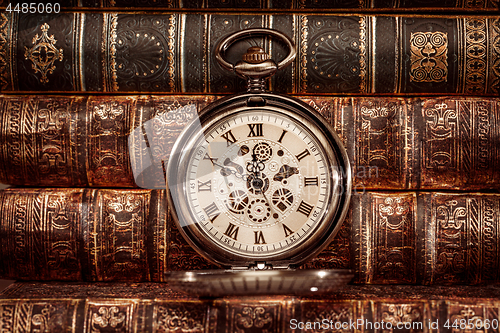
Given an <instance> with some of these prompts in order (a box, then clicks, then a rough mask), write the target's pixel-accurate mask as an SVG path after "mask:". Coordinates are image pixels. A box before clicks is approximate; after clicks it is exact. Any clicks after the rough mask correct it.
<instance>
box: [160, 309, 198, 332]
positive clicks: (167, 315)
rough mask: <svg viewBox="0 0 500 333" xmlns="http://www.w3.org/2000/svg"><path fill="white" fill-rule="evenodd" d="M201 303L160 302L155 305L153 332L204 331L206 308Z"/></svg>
mask: <svg viewBox="0 0 500 333" xmlns="http://www.w3.org/2000/svg"><path fill="white" fill-rule="evenodd" d="M201 305H202V304H196V303H188V302H186V303H185V304H177V303H174V302H170V303H168V302H160V304H158V305H156V306H155V313H156V316H155V318H156V322H154V325H155V332H186V333H187V332H193V333H194V332H204V328H205V322H206V309H205V308H204V307H203V306H201Z"/></svg>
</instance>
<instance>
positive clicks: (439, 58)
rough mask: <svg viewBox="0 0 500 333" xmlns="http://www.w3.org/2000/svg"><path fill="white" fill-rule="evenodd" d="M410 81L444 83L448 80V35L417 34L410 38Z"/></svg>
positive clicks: (434, 33) (439, 33)
mask: <svg viewBox="0 0 500 333" xmlns="http://www.w3.org/2000/svg"><path fill="white" fill-rule="evenodd" d="M410 47H411V68H410V81H413V82H443V81H445V82H446V81H447V79H448V54H447V53H448V34H447V33H444V32H439V31H436V32H416V33H412V34H411V36H410Z"/></svg>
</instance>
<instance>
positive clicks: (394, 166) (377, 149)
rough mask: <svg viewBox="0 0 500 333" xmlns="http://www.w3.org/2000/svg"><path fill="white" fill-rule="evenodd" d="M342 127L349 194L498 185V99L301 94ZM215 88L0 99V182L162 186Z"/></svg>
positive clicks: (486, 187)
mask: <svg viewBox="0 0 500 333" xmlns="http://www.w3.org/2000/svg"><path fill="white" fill-rule="evenodd" d="M301 99H302V100H303V101H304V102H306V103H308V104H309V105H311V106H312V107H313V108H315V109H316V110H317V111H319V112H320V114H321V115H322V116H323V117H324V118H325V120H326V121H328V122H329V123H330V124H331V125H332V126H333V127H334V129H335V130H336V132H337V133H338V134H339V136H340V138H341V139H342V141H343V143H344V146H345V147H346V150H347V153H348V156H349V159H350V161H351V166H352V174H353V176H354V178H353V182H354V183H353V185H354V191H356V192H357V191H364V190H378V189H393V190H402V189H426V190H439V189H446V190H449V189H453V190H468V191H470V190H485V189H488V190H490V189H498V188H499V187H500V142H499V137H500V99H498V98H470V97H469V98H464V97H451V96H448V97H440V98H396V97H343V98H335V97H301ZM215 100H216V97H215V96H213V95H191V96H184V95H175V96H114V97H109V96H87V97H83V96H33V95H29V96H22V95H19V96H5V95H3V96H1V97H0V123H1V124H2V127H1V128H0V183H4V184H12V185H20V186H26V185H28V186H65V187H77V186H93V187H131V188H133V187H136V188H137V187H140V188H150V189H152V188H156V189H161V188H164V186H165V174H164V167H165V166H166V164H167V163H168V159H169V156H170V153H171V150H172V147H173V145H174V143H175V141H176V139H177V137H178V136H179V134H180V133H181V131H182V130H183V129H184V128H185V126H186V125H187V124H188V123H189V122H190V121H192V120H193V119H194V118H195V117H196V116H197V113H198V112H199V111H200V110H201V109H202V108H203V107H204V106H206V105H207V104H209V103H211V102H213V101H215Z"/></svg>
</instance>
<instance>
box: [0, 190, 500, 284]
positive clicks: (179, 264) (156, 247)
mask: <svg viewBox="0 0 500 333" xmlns="http://www.w3.org/2000/svg"><path fill="white" fill-rule="evenodd" d="M170 209H171V207H168V203H167V199H166V191H165V190H144V189H77V188H74V189H54V188H52V189H50V188H49V189H47V188H42V189H36V188H31V189H29V188H11V189H5V190H2V191H0V231H1V233H0V237H1V239H2V247H1V248H0V258H1V260H0V277H2V278H5V279H24V280H64V281H81V280H85V281H103V282H110V281H131V282H138V281H156V282H162V281H164V275H165V273H166V272H168V271H172V270H196V269H210V268H216V266H215V265H212V264H210V263H209V262H208V261H207V260H205V259H203V258H202V257H201V256H199V255H198V254H197V253H196V252H195V251H194V250H193V249H192V248H191V247H190V246H189V245H188V244H187V242H186V241H185V240H184V239H183V238H182V236H181V235H180V233H179V231H178V230H177V227H176V225H175V223H174V221H173V219H172V216H171V214H170ZM499 209H500V195H498V194H479V193H469V194H465V193H434V192H381V193H379V192H371V191H367V192H365V193H363V194H361V193H358V194H355V195H353V197H352V204H351V207H350V211H349V213H348V216H347V219H346V221H344V224H343V226H342V228H341V230H340V232H339V233H338V234H337V236H336V237H335V238H334V240H333V241H332V243H331V244H330V245H329V246H328V247H327V248H326V249H325V250H323V251H322V252H321V253H320V254H319V255H318V256H317V257H316V258H314V259H312V260H311V261H310V262H308V263H307V264H305V265H304V266H303V267H302V268H322V269H323V268H324V269H330V268H331V269H337V268H339V269H353V271H354V273H355V282H357V283H360V284H388V283H398V284H414V285H444V284H448V285H455V284H470V285H477V284H486V283H495V282H498V281H499V280H500V276H499V273H498V272H499V271H500V267H499V262H498V257H499V256H500V242H499V241H498V239H499V237H498V235H499V234H500V218H499V217H498V214H497V213H496V212H498V211H499Z"/></svg>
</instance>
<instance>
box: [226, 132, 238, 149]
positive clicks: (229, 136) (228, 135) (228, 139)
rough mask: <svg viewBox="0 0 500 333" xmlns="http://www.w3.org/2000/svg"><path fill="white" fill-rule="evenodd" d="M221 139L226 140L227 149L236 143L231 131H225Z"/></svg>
mask: <svg viewBox="0 0 500 333" xmlns="http://www.w3.org/2000/svg"><path fill="white" fill-rule="evenodd" d="M222 137H223V138H224V139H226V142H227V147H229V146H230V145H232V144H233V143H235V142H236V141H237V140H236V138H235V137H234V135H233V133H232V132H231V131H227V132H226V133H224V134H222Z"/></svg>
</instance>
